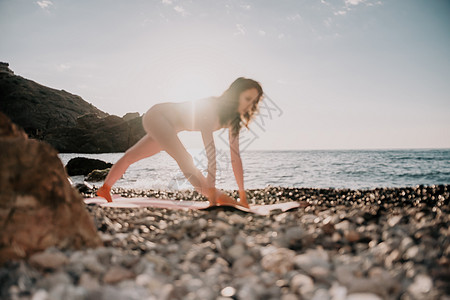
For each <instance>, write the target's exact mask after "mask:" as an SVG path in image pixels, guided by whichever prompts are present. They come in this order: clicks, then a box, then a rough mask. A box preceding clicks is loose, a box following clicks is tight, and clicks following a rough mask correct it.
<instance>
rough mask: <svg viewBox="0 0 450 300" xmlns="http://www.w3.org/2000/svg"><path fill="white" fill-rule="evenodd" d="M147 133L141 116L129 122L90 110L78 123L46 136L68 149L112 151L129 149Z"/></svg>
mask: <svg viewBox="0 0 450 300" xmlns="http://www.w3.org/2000/svg"><path fill="white" fill-rule="evenodd" d="M144 135H145V131H144V128H143V127H142V121H141V118H140V117H138V118H135V119H132V120H130V121H128V122H126V121H124V120H123V119H122V118H120V117H118V116H107V117H105V118H99V117H98V116H97V115H95V114H88V115H84V116H81V117H79V118H78V119H77V126H75V127H60V128H54V129H50V130H48V131H47V133H46V135H45V137H44V140H45V141H47V142H48V143H49V144H51V145H53V146H54V147H55V148H56V149H58V150H59V151H60V152H65V153H105V152H108V153H111V152H124V151H126V150H127V149H128V148H130V147H131V146H133V145H134V144H135V143H136V142H137V141H138V140H139V139H140V138H141V137H143V136H144Z"/></svg>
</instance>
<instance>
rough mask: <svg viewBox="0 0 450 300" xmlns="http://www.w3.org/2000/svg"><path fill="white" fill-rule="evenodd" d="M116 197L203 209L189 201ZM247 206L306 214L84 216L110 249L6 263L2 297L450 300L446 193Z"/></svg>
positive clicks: (264, 192) (373, 192)
mask: <svg viewBox="0 0 450 300" xmlns="http://www.w3.org/2000/svg"><path fill="white" fill-rule="evenodd" d="M83 192H84V193H83V195H84V196H85V197H89V196H92V195H94V192H95V190H84V191H83ZM226 192H227V193H228V194H229V195H231V196H233V197H235V198H236V197H237V196H238V195H237V191H226ZM113 193H115V194H120V195H122V196H123V197H137V196H149V197H157V198H162V199H165V198H171V199H179V200H205V199H204V198H203V197H202V196H200V195H199V194H197V193H196V192H195V191H190V190H186V191H176V192H168V191H161V190H130V189H120V188H118V189H114V190H113ZM247 197H248V199H249V203H250V204H274V203H278V202H287V201H299V202H301V204H302V207H301V208H297V209H294V210H291V211H287V212H281V211H273V212H272V214H271V215H270V216H259V215H254V214H248V213H244V212H241V211H236V210H231V209H226V208H215V209H210V210H206V211H196V210H168V209H156V208H140V209H131V208H108V207H101V206H98V205H87V206H86V208H87V210H88V211H89V213H90V215H91V216H92V217H93V219H94V221H95V224H96V226H97V229H98V232H99V234H100V237H101V239H102V241H103V243H104V247H100V248H96V249H83V250H77V251H74V250H63V249H55V248H50V249H47V250H46V251H44V252H40V253H36V254H34V255H33V256H31V257H30V258H29V259H27V260H20V261H10V262H7V263H6V264H5V265H4V266H2V267H1V268H0V290H1V294H0V298H1V299H32V300H45V299H49V300H50V299H220V300H226V299H246V300H248V299H283V300H291V299H292V300H294V299H314V300H319V299H330V300H345V299H352V300H354V299H363V300H372V299H373V300H375V299H450V284H449V283H450V229H449V224H450V217H449V211H450V208H449V198H450V185H436V186H416V187H405V188H377V189H367V190H349V189H308V188H286V187H283V188H281V187H271V186H268V187H266V188H263V189H254V190H247Z"/></svg>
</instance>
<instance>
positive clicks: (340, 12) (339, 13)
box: [333, 10, 347, 16]
mask: <svg viewBox="0 0 450 300" xmlns="http://www.w3.org/2000/svg"><path fill="white" fill-rule="evenodd" d="M333 14H334V15H335V16H344V15H346V14H347V11H346V10H339V11H335V12H334V13H333Z"/></svg>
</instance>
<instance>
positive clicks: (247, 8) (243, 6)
mask: <svg viewBox="0 0 450 300" xmlns="http://www.w3.org/2000/svg"><path fill="white" fill-rule="evenodd" d="M241 7H242V8H243V9H245V10H250V8H252V6H251V5H250V4H244V5H241Z"/></svg>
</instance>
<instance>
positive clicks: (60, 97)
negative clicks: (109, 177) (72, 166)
mask: <svg viewBox="0 0 450 300" xmlns="http://www.w3.org/2000/svg"><path fill="white" fill-rule="evenodd" d="M0 111H1V112H3V113H5V114H6V115H7V116H9V117H10V118H11V120H12V121H13V122H14V123H16V124H18V125H20V126H21V127H22V128H24V130H25V131H26V133H27V134H28V135H29V136H30V137H32V138H36V139H39V140H44V141H46V142H48V143H49V144H51V145H52V146H53V147H55V148H56V149H57V150H58V151H59V152H78V153H101V152H123V151H125V150H126V149H128V148H129V147H130V146H132V145H133V144H134V143H136V142H137V141H138V140H139V139H140V138H141V137H142V136H143V135H144V134H145V132H144V129H143V128H142V125H141V118H140V117H139V114H137V113H134V114H127V115H125V116H124V118H121V117H118V116H113V115H109V114H107V113H105V112H103V111H101V110H99V109H98V108H96V107H95V106H93V105H92V104H90V103H88V102H86V101H84V100H83V99H82V98H81V97H79V96H77V95H73V94H70V93H68V92H66V91H64V90H56V89H52V88H49V87H46V86H43V85H40V84H38V83H36V82H34V81H31V80H28V79H25V78H23V77H21V76H17V75H15V74H14V72H13V71H12V70H11V69H9V64H7V63H0Z"/></svg>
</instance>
